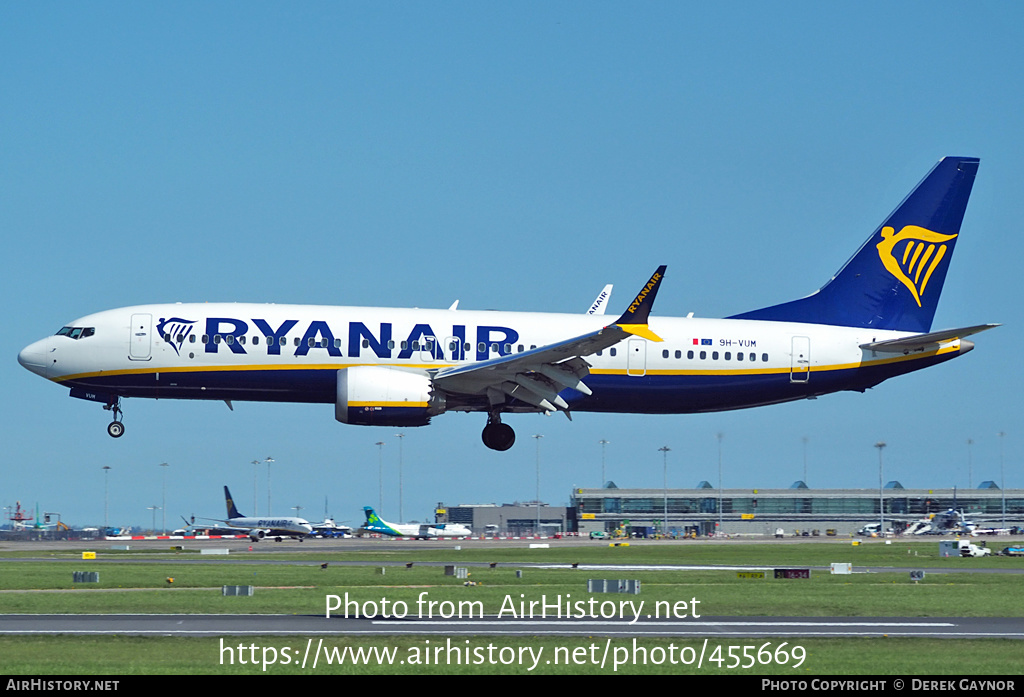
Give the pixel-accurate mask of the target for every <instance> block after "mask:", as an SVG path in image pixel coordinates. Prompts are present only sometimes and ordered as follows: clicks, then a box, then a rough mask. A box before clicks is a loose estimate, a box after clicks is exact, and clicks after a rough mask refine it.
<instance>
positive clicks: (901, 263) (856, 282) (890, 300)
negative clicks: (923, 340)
mask: <svg viewBox="0 0 1024 697" xmlns="http://www.w3.org/2000/svg"><path fill="white" fill-rule="evenodd" d="M979 162H980V160H978V159H977V158H974V157H945V158H943V159H942V160H940V161H939V163H938V164H937V165H935V167H934V168H933V169H932V171H931V172H929V173H928V175H927V176H926V177H925V178H924V179H923V180H922V181H921V183H920V184H918V185H917V187H916V188H915V189H914V190H913V191H912V192H911V193H910V195H909V196H907V198H906V199H904V200H903V203H901V204H900V205H899V207H898V208H896V210H895V211H893V212H892V214H890V215H889V217H888V218H886V220H885V222H883V223H882V225H881V226H879V228H878V229H877V230H875V232H874V233H873V234H872V235H871V237H869V238H868V240H867V242H865V243H864V245H863V246H862V247H861V248H860V249H859V250H858V251H857V253H856V254H854V255H853V257H852V258H851V259H850V260H849V261H848V262H846V265H845V266H843V268H842V269H840V271H839V273H837V274H836V275H835V276H834V277H833V278H832V279H831V280H830V281H829V282H828V283H826V284H825V285H824V286H823V287H822V288H821V290H819V291H817V292H816V293H814V294H812V295H809V296H807V297H806V298H801V299H800V300H793V301H791V302H787V303H782V304H781V305H773V306H771V307H765V308H762V309H760V310H753V311H751V312H745V313H743V314H740V315H734V316H733V317H730V318H729V319H757V320H770V321H778V322H806V323H812V324H832V325H839V326H846V327H872V328H875V329H892V330H899V331H912V332H921V333H924V332H928V331H929V330H930V329H931V326H932V319H933V318H934V317H935V308H936V306H937V304H938V300H939V294H940V293H941V292H942V284H943V282H944V281H945V279H946V271H947V269H948V268H949V263H950V259H951V257H952V256H953V249H954V247H955V246H956V242H957V239H958V237H959V235H960V224H961V223H962V222H963V219H964V212H965V211H966V209H967V200H968V199H969V198H970V195H971V188H972V186H973V185H974V177H975V175H976V174H977V172H978V164H979Z"/></svg>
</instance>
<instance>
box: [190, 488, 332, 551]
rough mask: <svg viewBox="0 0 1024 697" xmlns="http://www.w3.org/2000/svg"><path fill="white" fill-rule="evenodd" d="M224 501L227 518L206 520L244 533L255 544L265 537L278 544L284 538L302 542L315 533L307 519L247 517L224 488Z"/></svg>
mask: <svg viewBox="0 0 1024 697" xmlns="http://www.w3.org/2000/svg"><path fill="white" fill-rule="evenodd" d="M224 501H225V503H226V504H227V510H228V517H227V518H205V519H204V520H216V521H218V522H221V523H224V524H226V525H227V526H228V527H231V528H234V529H236V530H238V531H239V532H243V533H245V534H246V535H248V536H249V539H251V540H252V541H253V542H256V541H257V540H262V539H263V538H265V537H272V538H274V539H276V540H277V541H278V542H280V541H281V538H284V537H297V538H298V539H299V540H300V541H301V540H302V539H303V538H305V537H306V536H307V535H309V534H310V533H312V532H313V526H312V525H310V524H309V521H307V520H306V519H305V518H296V517H294V516H280V517H276V518H275V517H274V516H267V517H265V518H259V517H253V516H245V515H242V514H241V513H239V512H238V509H237V508H235V501H234V499H232V498H231V492H230V491H228V488H227V487H224Z"/></svg>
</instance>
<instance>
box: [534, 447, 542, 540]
mask: <svg viewBox="0 0 1024 697" xmlns="http://www.w3.org/2000/svg"><path fill="white" fill-rule="evenodd" d="M543 437H544V436H542V435H540V434H535V435H534V436H533V439H534V440H535V441H536V442H537V498H536V501H534V505H535V506H536V507H537V524H536V525H535V526H534V528H533V534H534V535H539V534H540V439H541V438H543Z"/></svg>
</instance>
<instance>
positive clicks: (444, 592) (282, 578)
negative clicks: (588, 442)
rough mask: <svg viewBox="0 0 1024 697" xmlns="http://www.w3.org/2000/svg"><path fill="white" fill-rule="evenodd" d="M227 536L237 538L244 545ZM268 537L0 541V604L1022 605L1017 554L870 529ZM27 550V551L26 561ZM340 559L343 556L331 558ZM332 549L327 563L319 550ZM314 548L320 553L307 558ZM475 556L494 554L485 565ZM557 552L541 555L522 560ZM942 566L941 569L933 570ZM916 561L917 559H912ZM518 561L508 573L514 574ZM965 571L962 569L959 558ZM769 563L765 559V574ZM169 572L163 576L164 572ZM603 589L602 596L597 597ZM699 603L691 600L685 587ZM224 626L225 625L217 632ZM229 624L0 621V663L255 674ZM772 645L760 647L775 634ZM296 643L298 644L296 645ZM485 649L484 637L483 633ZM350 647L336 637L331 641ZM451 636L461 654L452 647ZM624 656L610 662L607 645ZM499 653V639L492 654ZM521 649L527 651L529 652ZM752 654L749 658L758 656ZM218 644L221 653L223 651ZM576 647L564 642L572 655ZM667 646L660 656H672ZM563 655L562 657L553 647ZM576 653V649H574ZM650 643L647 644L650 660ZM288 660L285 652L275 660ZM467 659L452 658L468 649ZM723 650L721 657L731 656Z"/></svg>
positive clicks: (882, 670) (761, 666) (963, 608)
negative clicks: (39, 547)
mask: <svg viewBox="0 0 1024 697" xmlns="http://www.w3.org/2000/svg"><path fill="white" fill-rule="evenodd" d="M242 549H243V550H244V549H246V548H244V547H243V548H242ZM279 550H280V548H278V549H276V550H274V551H273V552H269V553H268V552H263V553H260V552H253V553H249V552H247V551H243V552H241V553H232V554H231V555H230V557H229V561H227V562H226V561H225V559H224V558H223V557H222V558H217V557H209V556H202V557H201V556H200V555H198V554H196V553H194V552H191V551H189V550H187V549H186V550H185V551H184V552H181V553H178V554H174V553H171V552H170V551H164V550H158V551H127V552H116V551H105V550H103V549H97V550H96V551H97V552H98V559H97V560H95V561H83V560H81V558H80V557H81V552H80V551H75V552H73V553H72V552H69V551H66V550H56V551H53V552H44V553H40V552H38V551H37V552H34V553H11V552H5V553H0V612H3V613H27V614H38V613H122V612H124V613H181V612H186V613H204V614H205V613H246V614H250V613H256V614H259V613H273V614H323V613H324V611H325V604H326V602H327V597H328V596H331V595H337V596H340V597H344V596H345V594H346V593H347V594H348V597H349V598H350V599H352V600H355V601H357V602H359V603H360V604H362V603H364V602H377V601H379V600H381V599H383V598H386V599H387V600H388V601H389V602H391V603H395V602H399V601H403V602H406V603H408V604H409V605H410V607H412V606H414V604H415V602H416V600H417V599H418V598H419V597H420V594H422V593H424V592H427V593H428V594H429V598H430V599H431V600H435V601H438V602H440V601H444V600H448V601H450V602H452V603H458V602H460V601H471V602H474V603H480V605H481V606H482V607H483V608H484V610H485V612H486V613H488V614H494V613H497V612H498V610H499V608H501V607H502V606H503V603H505V602H507V601H508V599H509V598H512V599H514V600H515V601H516V602H518V601H519V600H520V599H522V600H526V601H530V600H535V599H536V600H539V599H541V598H542V597H543V596H547V597H548V598H551V597H553V596H558V595H561V596H563V597H565V596H571V597H572V598H573V599H576V600H582V599H585V598H588V597H589V595H588V594H587V593H586V580H587V579H588V578H631V579H639V580H640V581H641V582H642V595H641V597H642V598H643V599H644V600H645V601H647V603H649V605H648V606H650V605H653V603H655V602H658V601H664V602H667V603H669V604H674V603H677V602H679V601H686V603H687V608H688V609H689V610H690V611H693V610H696V612H697V613H699V614H700V615H701V616H721V615H734V616H744V615H747V616H756V615H781V616H850V617H857V616H861V617H864V616H903V615H907V616H913V617H955V616H980V617H985V616H1014V617H1016V616H1021V615H1022V614H1024V584H1022V583H1021V581H1022V576H1021V575H1019V574H1005V573H988V572H986V570H997V569H1020V568H1022V567H1024V560H1021V559H1013V558H1003V557H990V558H982V559H961V558H947V559H940V558H939V557H938V544H937V543H935V542H933V541H929V542H925V543H921V542H910V543H898V544H897V543H894V544H891V545H886V544H883V543H881V542H869V543H867V544H862V545H860V546H858V547H853V546H851V545H842V544H836V543H831V544H826V543H794V544H724V545H701V544H687V543H683V544H676V545H635V546H631V547H619V548H611V547H608V546H607V545H602V544H594V545H592V546H578V547H563V548H558V547H554V548H551V549H535V550H529V549H525V545H523V546H522V547H519V548H509V547H507V546H505V547H500V548H498V547H495V548H484V549H479V548H477V549H462V550H454V549H451V548H448V549H438V548H434V547H428V546H426V545H424V546H423V547H421V548H413V549H411V550H409V551H401V552H391V551H389V552H377V551H372V550H371V551H348V550H344V549H339V550H338V551H334V550H331V551H328V552H324V551H322V550H318V551H310V552H304V551H303V550H301V549H295V550H294V551H292V550H289V551H283V550H280V551H279ZM24 557H31V558H32V559H31V560H28V559H24ZM409 560H416V561H418V562H427V561H433V562H445V563H449V564H456V565H467V566H468V569H469V571H470V574H471V575H470V580H471V581H473V582H474V583H475V584H476V585H473V586H466V585H464V584H463V581H461V580H458V579H456V578H454V577H452V576H446V575H445V574H444V569H443V567H440V566H426V565H424V564H417V563H413V565H412V566H411V567H410V568H407V567H406V563H408V561H409ZM341 561H355V562H359V563H360V564H361V565H357V566H349V565H342V564H340V563H337V562H341ZM332 562H335V563H332ZM831 562H851V563H853V564H854V565H855V567H856V568H861V567H872V569H873V570H872V571H871V572H860V573H855V574H853V575H849V576H839V575H837V576H833V575H830V574H829V572H828V570H827V569H824V570H823V569H815V570H814V571H813V572H812V574H811V578H810V579H806V580H776V579H774V578H770V577H769V578H767V579H765V580H750V579H742V578H739V577H738V575H737V573H736V571H735V570H725V569H704V570H642V571H611V570H594V569H572V568H571V567H570V568H565V565H570V564H572V563H578V564H581V565H584V566H586V565H611V564H651V565H671V564H688V565H709V566H719V565H752V566H762V567H766V568H773V567H821V566H827V565H828V564H829V563H831ZM323 563H327V568H326V569H322V568H321V566H320V565H321V564H323ZM491 564H493V565H494V567H493V568H492V567H491ZM556 564H560V565H563V568H541V567H540V566H538V565H556ZM939 568H942V569H952V570H955V571H957V572H956V573H946V572H942V573H940V572H938V571H937V569H939ZM909 569H923V570H925V571H926V577H925V579H924V580H923V581H921V582H919V583H914V582H912V581H911V580H910V577H909V573H908V570H909ZM929 569H932V570H933V571H928V570H929ZM73 571H98V572H99V574H100V583H98V584H74V583H72V580H71V579H72V572H73ZM517 571H521V577H519V576H517V574H516V572H517ZM972 571H973V572H972ZM769 576H770V575H769ZM169 579H173V581H170V580H169ZM222 585H253V586H255V587H256V593H255V595H254V596H252V597H223V596H222V595H221V591H220V587H221V586H222ZM598 597H607V596H598ZM694 600H697V601H699V602H698V603H697V604H694V603H693V601H694ZM307 639H313V640H314V641H317V640H318V638H317V637H309V638H307V637H303V638H302V639H281V638H277V637H245V639H244V643H245V644H246V645H249V644H252V645H254V646H259V647H261V650H263V649H265V650H268V651H270V650H272V651H273V652H274V655H276V657H277V658H278V660H277V661H276V662H275V663H274V665H272V666H269V667H268V670H267V672H268V673H272V674H302V673H311V670H310V669H309V668H308V667H307V668H305V669H302V668H299V667H298V666H297V663H298V659H297V658H295V659H294V660H288V659H290V658H291V655H290V654H288V653H287V652H286V649H287V648H288V647H293V648H292V649H291V650H292V651H293V652H296V651H298V650H299V648H301V647H304V646H306V643H307ZM225 641H227V640H225ZM324 641H325V643H327V644H329V645H330V647H331V649H332V650H333V651H335V654H334V655H335V656H336V657H341V656H343V655H345V656H348V658H349V659H350V660H348V661H346V663H345V664H344V665H341V664H332V665H323V664H322V665H318V667H317V669H316V671H315V672H316V673H325V674H328V673H337V674H395V673H403V672H404V673H409V674H503V673H507V674H522V673H527V672H531V673H542V674H594V673H597V674H606V673H611V672H620V673H621V672H626V673H634V674H658V673H662V672H664V673H670V674H710V673H723V674H747V675H749V674H758V675H760V674H781V675H791V676H797V675H799V676H807V675H854V674H862V675H864V674H866V675H878V674H884V675H911V674H914V675H938V674H963V673H965V672H966V671H965V667H966V666H970V667H971V671H970V672H971V673H972V674H978V673H980V674H989V675H1010V674H1014V673H1017V672H1019V666H1020V661H1021V658H1022V657H1024V652H1022V646H1021V644H1020V642H1017V641H1009V640H971V641H957V642H956V646H955V648H953V652H954V653H955V655H956V656H957V660H956V661H950V660H949V652H950V649H951V648H952V647H950V643H951V642H950V641H949V640H945V641H944V640H930V639H852V640H849V639H814V640H807V641H798V642H795V643H794V642H792V641H789V642H787V644H788V645H787V648H786V650H785V651H784V652H783V654H781V655H784V656H789V654H788V650H789V649H792V648H794V647H795V646H796V645H799V646H800V649H801V653H802V660H801V661H800V663H799V665H798V666H796V665H795V664H796V660H795V655H794V656H789V658H790V660H787V661H786V664H785V665H779V664H778V662H777V661H774V660H773V661H762V662H761V663H758V662H756V661H753V659H749V660H751V661H752V662H753V665H751V666H750V667H747V668H744V667H740V666H742V665H743V663H744V662H745V661H733V660H731V659H729V654H728V653H727V652H728V646H727V645H726V644H724V643H723V642H722V641H721V640H719V639H711V640H710V641H709V643H708V644H707V645H704V644H703V642H701V641H693V640H690V639H686V640H677V641H670V640H660V639H642V640H638V643H637V644H636V646H634V645H633V644H632V643H631V642H632V640H625V639H621V638H617V639H614V640H611V641H609V640H606V639H605V638H603V637H592V638H579V637H577V638H570V637H566V638H557V637H555V638H552V637H545V638H538V637H519V638H515V637H495V638H493V639H492V638H488V637H474V638H469V639H467V638H465V637H459V638H458V642H456V643H457V644H458V646H457V647H456V650H455V653H454V654H451V655H453V656H455V657H457V658H458V657H460V656H461V657H464V658H465V660H462V661H460V662H459V664H458V665H448V664H447V663H444V664H443V665H436V664H431V663H424V662H422V660H421V662H420V663H419V664H414V663H410V662H411V661H413V660H414V657H415V656H417V655H420V656H421V658H422V655H425V654H426V653H427V652H426V649H427V648H428V647H432V648H433V649H434V650H436V649H437V648H438V646H439V644H438V642H444V641H445V639H443V638H438V637H419V638H408V637H405V638H401V639H398V638H384V639H382V638H376V639H373V638H351V639H350V638H337V637H330V638H328V639H325V640H324ZM241 642H242V640H241V639H239V638H238V637H233V638H232V639H231V640H230V642H229V644H223V645H222V644H221V642H220V640H219V639H199V638H195V639H186V638H142V639H140V638H133V637H132V638H129V637H117V636H111V637H67V636H59V637H54V636H47V637H38V636H32V637H6V636H4V637H0V656H3V658H2V668H3V672H4V673H6V674H37V675H58V674H66V675H85V674H89V675H97V674H100V675H102V674H107V675H113V674H120V675H133V674H134V675H154V674H220V673H225V674H254V673H260V672H263V670H262V668H263V666H261V665H252V663H251V662H247V663H246V664H242V663H240V661H239V660H238V657H239V656H241V655H242V654H241V653H240V652H237V651H236V652H234V653H231V652H229V653H228V654H225V653H224V652H223V651H222V648H223V646H224V645H230V646H235V647H237V646H238V644H239V643H241ZM730 643H731V644H735V645H736V646H737V647H738V648H737V651H740V652H742V650H743V647H748V652H749V655H750V656H753V655H755V653H756V651H757V649H758V648H759V647H763V646H765V645H766V641H765V640H755V639H737V640H736V641H734V642H730ZM767 643H770V644H771V646H770V647H769V651H771V650H774V649H776V648H777V647H778V646H779V645H780V644H781V643H782V640H774V641H772V642H767ZM488 646H491V647H492V650H491V653H492V654H493V656H492V658H493V657H495V656H498V654H495V653H494V652H495V651H497V650H498V649H501V648H504V649H505V650H506V651H513V649H517V650H527V649H528V650H529V651H535V652H539V653H538V655H543V656H544V657H545V658H544V660H545V661H549V660H553V659H558V660H557V662H556V663H545V662H543V661H538V662H537V664H536V665H535V666H534V667H533V668H532V669H529V670H528V668H530V663H531V661H530V660H527V661H526V665H524V664H522V663H520V661H519V660H515V661H513V662H511V663H509V664H508V665H504V664H502V662H501V661H500V660H498V661H494V660H492V661H488V662H484V661H482V662H481V663H479V664H476V663H473V662H472V661H471V660H470V657H471V656H474V657H483V656H485V655H486V651H485V649H486V647H488ZM595 646H597V647H598V648H599V649H601V652H605V651H606V653H605V654H604V655H606V656H607V657H608V660H606V661H605V665H604V666H603V667H601V666H599V665H595V663H594V661H592V660H589V659H591V658H593V656H594V654H595V651H597V649H595V648H594V647H595ZM295 647H299V648H295ZM495 647H497V648H495ZM716 647H720V648H719V653H718V659H719V660H718V661H717V663H716V662H714V661H713V660H712V661H711V662H708V661H703V662H702V664H701V666H700V667H698V666H697V665H696V663H695V662H691V664H687V662H686V661H685V660H684V659H685V658H687V657H690V658H693V657H695V656H696V654H697V652H698V651H700V650H701V649H702V648H703V649H704V650H705V653H706V654H707V657H710V656H712V655H713V654H712V653H711V652H712V651H714V649H715V648H716ZM346 649H347V651H348V652H349V653H347V654H346V653H344V652H345V651H346ZM360 649H361V650H363V651H371V650H373V651H384V650H389V651H393V652H395V653H394V654H393V656H392V658H394V657H395V656H397V657H400V659H399V660H403V661H406V662H405V663H403V664H399V665H397V666H395V665H390V664H391V663H394V660H390V659H389V658H388V656H385V655H384V654H379V655H378V654H376V653H375V654H373V655H372V656H370V655H369V654H367V655H366V656H365V657H367V660H366V661H364V662H363V664H362V665H353V660H354V659H355V658H356V657H357V654H354V653H351V652H352V651H356V650H360ZM459 650H461V651H462V653H461V654H460V653H459ZM627 653H628V659H629V660H624V661H623V662H622V665H620V666H614V667H615V668H616V670H614V671H613V663H614V660H613V659H614V658H615V657H617V656H618V657H622V658H626V657H627ZM504 655H506V656H507V655H511V654H504ZM528 655H529V654H528ZM767 655H768V654H767V653H762V654H761V656H762V657H765V656H767ZM225 657H228V658H232V660H230V661H227V662H226V664H223V663H224V658H225ZM574 657H575V658H574ZM673 657H674V659H675V660H673ZM561 659H564V660H561ZM577 659H578V660H577ZM659 659H660V660H659ZM286 661H287V662H286ZM467 664H468V665H467ZM730 664H734V665H736V667H732V668H730V667H729V666H730Z"/></svg>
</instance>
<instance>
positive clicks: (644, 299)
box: [615, 264, 666, 341]
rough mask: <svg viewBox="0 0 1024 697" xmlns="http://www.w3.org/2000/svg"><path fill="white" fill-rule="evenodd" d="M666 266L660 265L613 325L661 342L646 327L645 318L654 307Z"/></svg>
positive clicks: (659, 338)
mask: <svg viewBox="0 0 1024 697" xmlns="http://www.w3.org/2000/svg"><path fill="white" fill-rule="evenodd" d="M665 268H666V266H665V265H664V264H662V265H661V266H659V267H658V270H657V271H655V272H654V274H653V275H652V276H651V278H650V280H648V281H647V283H646V284H644V287H643V288H642V289H641V290H640V292H639V293H638V294H637V296H636V299H635V300H633V302H631V303H630V304H629V307H627V308H626V311H625V312H623V313H622V316H621V317H619V318H618V319H617V320H616V321H615V325H616V326H618V327H619V328H620V329H622V330H623V331H626V332H629V333H630V334H635V335H637V336H642V337H643V338H645V339H649V340H651V341H661V340H662V339H661V337H659V336H658V335H657V334H655V333H654V332H652V331H651V330H650V328H649V327H648V326H647V318H648V316H649V315H650V314H651V307H652V306H653V305H654V297H655V296H656V295H657V294H658V288H659V287H660V286H661V281H662V279H664V278H665Z"/></svg>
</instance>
